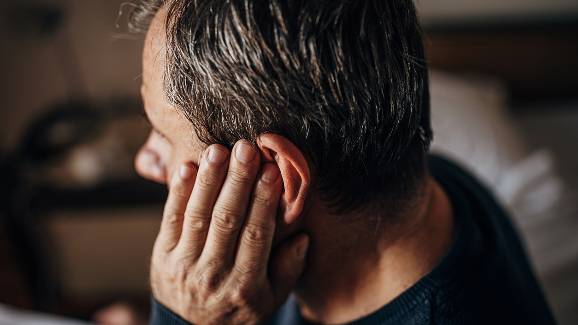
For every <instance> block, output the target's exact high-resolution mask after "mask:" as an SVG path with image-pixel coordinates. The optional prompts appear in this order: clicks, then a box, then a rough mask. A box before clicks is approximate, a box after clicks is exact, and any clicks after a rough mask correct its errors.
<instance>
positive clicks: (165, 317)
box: [149, 298, 191, 325]
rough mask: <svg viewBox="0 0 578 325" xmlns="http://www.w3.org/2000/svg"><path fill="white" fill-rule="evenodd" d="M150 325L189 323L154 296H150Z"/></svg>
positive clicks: (183, 324) (188, 324)
mask: <svg viewBox="0 0 578 325" xmlns="http://www.w3.org/2000/svg"><path fill="white" fill-rule="evenodd" d="M149 324H150V325H190V324H191V323H189V322H187V321H186V320H184V319H182V318H181V317H180V316H179V315H177V314H175V313H173V312H172V311H171V310H170V309H168V308H167V307H165V306H163V305H162V304H161V303H160V302H158V301H157V300H156V299H155V298H151V319H150V322H149Z"/></svg>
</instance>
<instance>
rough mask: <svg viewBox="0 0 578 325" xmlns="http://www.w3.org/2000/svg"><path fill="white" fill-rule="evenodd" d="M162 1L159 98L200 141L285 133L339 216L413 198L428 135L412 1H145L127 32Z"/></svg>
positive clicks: (426, 102) (426, 99) (425, 83)
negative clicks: (163, 95)
mask: <svg viewBox="0 0 578 325" xmlns="http://www.w3.org/2000/svg"><path fill="white" fill-rule="evenodd" d="M164 5H166V7H167V21H166V24H167V25H166V26H167V27H166V34H167V66H166V74H165V86H166V92H167V95H168V97H169V99H170V100H171V101H172V102H173V103H174V104H175V105H176V106H177V107H179V108H180V109H181V110H182V111H183V112H184V113H185V114H186V116H187V117H188V118H189V120H190V121H191V122H192V123H193V125H194V128H195V130H196V132H197V134H198V136H199V138H200V139H201V140H202V141H203V142H205V143H221V144H224V145H227V146H229V147H231V146H232V145H233V144H234V143H235V142H236V141H237V140H239V139H242V138H244V139H252V140H255V139H256V137H257V136H258V135H259V134H262V133H265V132H274V133H277V134H281V135H283V136H285V137H287V138H288V139H290V140H291V141H293V143H295V144H296V145H297V146H298V147H299V148H300V149H301V150H302V152H303V153H304V155H305V156H306V157H307V159H308V161H309V162H310V163H311V166H312V170H313V172H314V175H315V176H316V180H317V182H316V185H317V187H318V189H319V190H320V193H321V194H322V195H323V197H324V198H325V199H326V200H327V202H329V203H330V205H331V206H332V207H334V208H335V211H337V212H344V211H350V210H353V209H356V208H361V207H365V206H368V205H375V204H379V205H378V206H379V207H381V208H383V207H384V206H383V202H389V203H392V202H394V203H395V202H400V201H408V200H409V199H410V198H412V197H413V195H414V194H415V193H417V192H416V191H417V189H418V188H419V184H421V180H423V179H424V175H425V173H426V170H427V169H426V167H425V161H426V153H427V151H428V148H429V144H430V141H431V138H432V133H431V128H430V121H429V92H428V78H427V73H428V71H427V64H426V61H425V57H424V49H423V43H422V38H421V31H420V27H419V24H418V21H417V17H416V12H415V8H414V5H413V3H412V1H411V0H387V1H384V0H357V1H349V0H172V1H167V2H166V3H163V1H162V0H156V1H142V3H140V4H139V5H138V6H137V8H136V9H135V10H134V11H133V13H132V19H131V27H132V28H133V29H134V28H137V29H139V28H140V30H143V28H147V26H148V22H149V21H150V19H151V18H152V16H153V15H154V13H155V11H156V10H158V8H159V7H160V6H164ZM380 202H381V203H380ZM386 207H387V206H386Z"/></svg>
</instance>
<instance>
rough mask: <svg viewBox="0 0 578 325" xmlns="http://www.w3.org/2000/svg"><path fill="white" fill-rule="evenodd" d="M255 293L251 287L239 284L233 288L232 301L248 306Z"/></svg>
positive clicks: (238, 304) (235, 303)
mask: <svg viewBox="0 0 578 325" xmlns="http://www.w3.org/2000/svg"><path fill="white" fill-rule="evenodd" d="M252 296H253V293H252V291H251V289H250V288H249V287H247V286H243V285H237V286H235V288H233V289H232V290H231V292H230V294H229V298H230V299H231V301H232V303H233V304H234V305H237V306H247V305H250V302H251V300H252Z"/></svg>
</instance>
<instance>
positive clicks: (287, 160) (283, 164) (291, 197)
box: [257, 133, 311, 224]
mask: <svg viewBox="0 0 578 325" xmlns="http://www.w3.org/2000/svg"><path fill="white" fill-rule="evenodd" d="M257 145H258V146H259V149H260V150H261V154H262V156H263V160H264V161H270V162H276V163H277V165H278V167H279V170H280V171H281V177H282V179H283V187H284V191H283V195H282V197H281V207H282V210H283V220H284V221H285V222H286V223H287V224H291V223H293V222H295V221H296V220H297V219H298V218H299V216H300V215H301V213H302V212H303V207H304V205H305V198H306V196H307V192H308V190H309V184H310V181H311V179H310V177H311V176H310V170H309V164H308V163H307V160H306V159H305V157H304V156H303V153H301V150H299V148H297V147H296V146H295V145H294V144H293V143H292V142H291V141H289V140H288V139H287V138H285V137H283V136H280V135H277V134H273V133H265V134H261V135H260V136H259V137H258V138H257Z"/></svg>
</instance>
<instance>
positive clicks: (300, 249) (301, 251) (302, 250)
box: [295, 236, 309, 259]
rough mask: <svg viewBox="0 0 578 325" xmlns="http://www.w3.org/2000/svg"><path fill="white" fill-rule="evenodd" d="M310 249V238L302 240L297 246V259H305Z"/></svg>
mask: <svg viewBox="0 0 578 325" xmlns="http://www.w3.org/2000/svg"><path fill="white" fill-rule="evenodd" d="M308 247H309V237H307V236H305V237H304V239H301V241H300V242H299V244H298V245H297V250H296V252H295V253H296V254H297V258H299V259H303V258H305V255H306V254H307V248H308Z"/></svg>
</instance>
